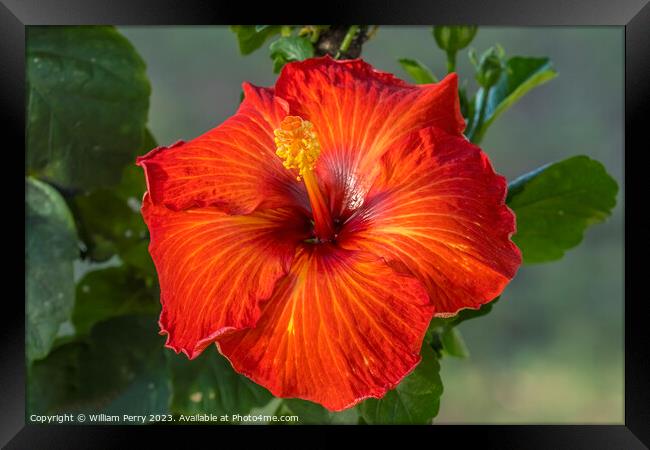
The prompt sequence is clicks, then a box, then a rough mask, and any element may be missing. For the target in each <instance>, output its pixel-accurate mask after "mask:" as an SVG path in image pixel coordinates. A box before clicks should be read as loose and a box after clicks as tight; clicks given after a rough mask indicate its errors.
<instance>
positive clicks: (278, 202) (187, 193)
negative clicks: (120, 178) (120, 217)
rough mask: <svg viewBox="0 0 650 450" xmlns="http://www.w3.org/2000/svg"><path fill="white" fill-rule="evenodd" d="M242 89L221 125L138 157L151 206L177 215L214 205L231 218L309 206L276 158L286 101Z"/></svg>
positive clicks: (266, 92) (270, 92) (268, 92)
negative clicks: (236, 104)
mask: <svg viewBox="0 0 650 450" xmlns="http://www.w3.org/2000/svg"><path fill="white" fill-rule="evenodd" d="M243 88H244V93H245V99H244V101H243V102H242V104H241V105H240V107H239V110H238V111H237V113H236V114H235V115H233V116H232V117H230V118H229V119H228V120H226V121H225V122H224V123H223V124H221V125H220V126H218V127H216V128H214V129H213V130H211V131H208V132H207V133H205V134H204V135H202V136H199V137H198V138H196V139H193V140H191V141H189V142H186V143H182V142H181V143H177V144H175V145H173V146H171V147H159V148H156V149H154V150H152V151H150V152H149V153H148V154H147V155H145V156H142V157H140V158H138V164H139V165H140V166H142V167H143V168H144V170H145V175H146V178H147V190H148V192H149V194H150V195H151V199H152V201H153V203H155V204H157V205H158V204H161V205H164V206H166V207H168V208H170V209H173V210H175V211H178V210H182V209H187V208H192V207H199V208H200V207H204V206H215V207H220V208H223V209H224V210H225V211H226V212H229V213H231V214H247V213H249V212H251V211H253V210H255V209H256V208H272V207H280V206H288V205H299V206H302V207H306V206H307V205H308V203H307V197H306V194H305V191H304V186H303V185H302V183H298V182H297V181H296V180H295V175H292V174H291V173H290V172H289V171H288V170H286V169H285V168H284V167H282V162H281V161H280V159H279V158H278V157H277V156H276V155H275V143H274V141H273V130H274V129H275V128H277V126H278V124H279V123H280V121H281V120H282V119H283V118H284V116H285V115H286V113H287V110H288V107H287V105H286V102H284V101H283V100H281V99H278V98H277V97H274V96H273V90H272V89H266V88H258V87H255V86H252V85H250V84H248V83H244V86H243Z"/></svg>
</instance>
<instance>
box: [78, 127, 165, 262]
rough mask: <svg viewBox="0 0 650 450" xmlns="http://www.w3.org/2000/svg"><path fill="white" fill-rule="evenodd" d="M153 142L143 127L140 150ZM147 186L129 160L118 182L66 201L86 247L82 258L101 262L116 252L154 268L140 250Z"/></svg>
mask: <svg viewBox="0 0 650 450" xmlns="http://www.w3.org/2000/svg"><path fill="white" fill-rule="evenodd" d="M156 146H157V144H156V141H155V139H154V138H153V136H152V135H151V133H150V132H149V130H146V131H145V142H144V143H143V145H142V148H141V149H140V151H139V153H146V152H148V151H149V150H151V149H153V148H154V147H156ZM146 190H147V187H146V183H145V177H144V173H143V171H142V168H140V167H138V166H136V165H135V163H132V164H129V165H128V166H126V168H125V169H124V170H123V171H122V179H121V181H120V183H119V184H118V185H117V186H115V187H113V188H111V189H105V188H100V189H96V190H94V191H92V192H90V193H87V194H84V195H78V196H76V197H74V198H73V199H71V200H70V201H69V203H70V207H71V208H72V210H73V212H74V216H75V219H76V222H77V228H78V230H79V235H80V237H81V239H82V241H83V242H84V244H85V247H86V248H85V250H84V252H83V256H84V258H90V259H91V260H93V261H100V262H102V261H106V260H108V259H109V258H111V257H112V256H113V255H115V254H119V255H120V257H121V258H122V260H123V261H126V260H127V259H129V258H130V259H132V260H133V259H136V260H137V264H136V265H137V266H138V267H139V268H143V265H144V266H145V267H144V268H145V269H146V271H148V272H150V273H151V272H155V271H154V270H153V263H152V262H151V258H149V256H148V252H147V251H146V249H145V252H144V253H145V255H142V251H141V250H142V244H143V243H148V229H147V227H146V225H145V223H144V220H143V219H142V214H141V213H140V207H141V206H142V201H141V200H142V196H143V195H144V192H145V191H146Z"/></svg>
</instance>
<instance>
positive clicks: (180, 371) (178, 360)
mask: <svg viewBox="0 0 650 450" xmlns="http://www.w3.org/2000/svg"><path fill="white" fill-rule="evenodd" d="M166 353H167V359H168V364H169V367H170V370H171V374H172V384H173V390H174V395H173V397H172V403H171V409H172V411H173V412H174V413H175V414H186V415H190V414H197V413H207V414H216V415H224V414H230V415H232V414H242V415H245V414H248V413H249V412H250V410H251V409H252V408H254V407H256V406H262V405H265V404H266V403H268V402H269V401H270V400H271V398H272V396H271V394H270V393H269V392H268V391H267V390H266V389H264V388H263V387H261V386H259V385H257V384H255V383H253V382H252V381H250V380H249V379H248V378H246V377H244V376H243V375H239V374H238V373H236V372H235V371H234V370H233V369H232V367H231V366H230V363H228V360H226V358H224V357H223V356H222V355H220V354H219V352H218V351H217V349H216V348H215V347H214V346H209V347H208V348H206V349H205V350H204V351H203V353H202V354H201V355H200V356H199V357H198V358H196V359H193V360H188V359H187V357H186V356H185V355H182V354H181V355H176V354H174V353H173V352H171V351H167V352H166Z"/></svg>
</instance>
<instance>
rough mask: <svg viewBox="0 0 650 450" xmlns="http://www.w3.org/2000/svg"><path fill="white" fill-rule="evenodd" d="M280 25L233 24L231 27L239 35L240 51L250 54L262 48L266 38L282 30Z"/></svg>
mask: <svg viewBox="0 0 650 450" xmlns="http://www.w3.org/2000/svg"><path fill="white" fill-rule="evenodd" d="M280 28H281V27H279V26H270V25H232V26H231V27H230V29H231V30H232V31H233V32H234V33H235V34H236V35H237V42H238V43H239V51H240V52H241V54H242V55H248V54H250V53H253V52H254V51H255V50H257V49H258V48H260V47H261V46H262V45H263V44H264V42H266V40H267V39H268V38H269V37H271V36H273V35H275V34H277V33H279V32H280Z"/></svg>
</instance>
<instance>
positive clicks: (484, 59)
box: [469, 45, 506, 89]
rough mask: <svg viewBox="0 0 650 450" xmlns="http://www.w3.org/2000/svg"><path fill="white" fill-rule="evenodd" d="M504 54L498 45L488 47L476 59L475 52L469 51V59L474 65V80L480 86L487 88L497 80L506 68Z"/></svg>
mask: <svg viewBox="0 0 650 450" xmlns="http://www.w3.org/2000/svg"><path fill="white" fill-rule="evenodd" d="M504 56H505V52H504V51H503V48H502V47H501V46H498V45H497V46H496V47H490V48H489V49H488V50H486V51H485V53H483V54H482V55H481V58H480V59H478V60H477V57H476V52H474V51H471V52H470V54H469V57H470V60H471V61H472V63H473V64H474V67H476V81H477V82H478V84H479V85H480V86H481V87H482V88H484V89H489V88H491V87H492V86H494V85H495V84H496V83H497V81H499V78H500V77H501V74H502V73H503V71H504V70H505V69H506V66H505V61H504Z"/></svg>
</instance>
